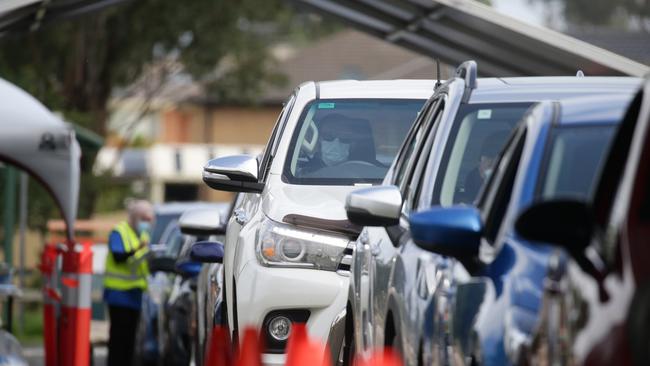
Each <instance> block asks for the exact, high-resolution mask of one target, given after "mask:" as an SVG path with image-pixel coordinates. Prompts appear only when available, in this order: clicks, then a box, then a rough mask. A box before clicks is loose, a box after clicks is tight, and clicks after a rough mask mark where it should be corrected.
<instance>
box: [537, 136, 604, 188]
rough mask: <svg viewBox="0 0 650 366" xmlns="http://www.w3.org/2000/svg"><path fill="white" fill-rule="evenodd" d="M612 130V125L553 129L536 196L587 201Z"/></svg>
mask: <svg viewBox="0 0 650 366" xmlns="http://www.w3.org/2000/svg"><path fill="white" fill-rule="evenodd" d="M614 131H615V127H614V126H612V125H598V126H577V127H576V126H574V127H561V128H556V129H555V130H554V131H553V132H552V135H551V139H552V142H551V145H550V148H549V149H550V150H549V151H548V152H547V157H548V158H547V159H546V166H545V168H544V170H543V173H542V176H541V178H540V185H539V186H538V189H537V192H539V194H538V195H539V196H540V197H541V198H543V199H545V200H547V199H552V198H576V199H589V198H590V197H591V195H592V194H593V189H594V181H595V178H596V175H597V174H598V172H599V171H600V168H601V166H602V164H603V159H604V155H605V152H606V151H608V149H609V145H610V143H611V140H612V137H613V134H614Z"/></svg>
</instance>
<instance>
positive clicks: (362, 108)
mask: <svg viewBox="0 0 650 366" xmlns="http://www.w3.org/2000/svg"><path fill="white" fill-rule="evenodd" d="M423 104H424V100H410V99H401V100H400V99H331V100H323V99H319V100H316V101H313V102H311V103H310V104H308V105H307V106H306V107H305V109H304V111H303V114H302V116H301V119H300V122H299V123H298V127H297V128H296V129H295V132H294V135H293V137H292V140H291V145H290V147H289V154H288V157H287V160H286V162H285V167H284V179H285V180H286V181H288V182H289V183H292V184H307V185H352V184H355V183H381V181H382V180H383V178H384V175H386V171H387V170H388V167H389V166H390V164H391V163H392V161H393V158H394V157H395V155H396V154H397V150H398V149H399V147H400V145H401V143H402V140H403V139H404V137H405V136H406V133H407V132H408V130H409V128H410V127H411V124H412V123H413V121H414V120H415V118H416V117H417V114H418V112H419V110H420V108H421V107H422V105H423Z"/></svg>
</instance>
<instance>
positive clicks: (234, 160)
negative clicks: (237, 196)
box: [203, 155, 264, 193]
mask: <svg viewBox="0 0 650 366" xmlns="http://www.w3.org/2000/svg"><path fill="white" fill-rule="evenodd" d="M258 172H259V163H258V161H257V159H256V158H255V157H253V156H250V155H231V156H225V157H222V158H217V159H212V160H210V161H208V163H207V164H206V165H205V167H203V181H204V182H205V183H206V184H207V185H208V186H210V188H212V189H216V190H219V191H228V192H250V193H260V192H262V190H263V189H264V184H262V183H260V182H259V180H258Z"/></svg>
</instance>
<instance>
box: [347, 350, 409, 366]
mask: <svg viewBox="0 0 650 366" xmlns="http://www.w3.org/2000/svg"><path fill="white" fill-rule="evenodd" d="M354 365H355V366H402V360H401V358H400V357H399V354H398V353H397V352H395V351H393V350H392V349H390V348H386V349H384V350H383V351H378V352H374V353H373V354H372V355H370V357H369V358H368V359H367V360H364V359H363V358H361V357H357V358H356V359H355V360H354Z"/></svg>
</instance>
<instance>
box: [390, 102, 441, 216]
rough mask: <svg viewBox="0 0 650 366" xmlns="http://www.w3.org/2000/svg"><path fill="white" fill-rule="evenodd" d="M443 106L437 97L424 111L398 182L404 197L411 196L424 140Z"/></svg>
mask: <svg viewBox="0 0 650 366" xmlns="http://www.w3.org/2000/svg"><path fill="white" fill-rule="evenodd" d="M442 107H443V106H442V101H441V99H437V100H436V101H435V102H434V103H433V104H432V105H431V108H429V109H428V110H427V111H426V112H425V113H424V116H423V120H422V128H420V130H419V131H418V133H417V134H416V136H415V138H414V141H413V148H410V149H409V150H410V151H409V152H408V155H407V156H408V157H409V158H408V159H406V163H405V164H404V165H405V168H404V172H403V175H402V179H401V180H400V181H399V184H398V187H399V188H400V191H401V192H402V197H404V198H405V199H406V198H408V196H409V191H410V189H411V181H412V179H413V173H414V171H415V167H416V165H417V163H418V160H419V159H417V157H418V156H420V152H421V151H422V146H423V143H424V140H425V139H426V137H427V135H428V133H429V131H430V130H431V126H433V119H434V118H435V116H436V115H437V114H438V111H439V110H440V108H442ZM405 206H406V205H405ZM405 206H404V207H405ZM404 207H403V208H404Z"/></svg>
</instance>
